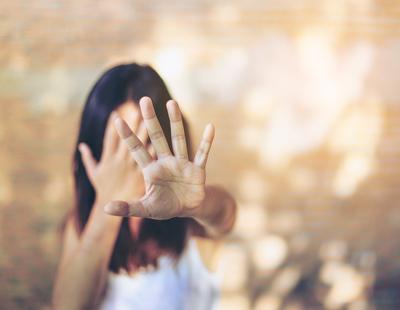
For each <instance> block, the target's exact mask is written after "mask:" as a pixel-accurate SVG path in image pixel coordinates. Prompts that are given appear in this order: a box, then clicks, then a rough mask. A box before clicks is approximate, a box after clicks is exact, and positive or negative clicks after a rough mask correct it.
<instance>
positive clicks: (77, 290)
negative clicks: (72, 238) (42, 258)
mask: <svg viewBox="0 0 400 310" xmlns="http://www.w3.org/2000/svg"><path fill="white" fill-rule="evenodd" d="M121 220H122V218H119V217H113V216H109V215H107V214H104V212H103V208H102V206H101V204H96V205H95V206H94V207H93V211H92V213H91V215H90V217H89V220H88V222H87V224H86V226H85V229H84V231H83V232H82V234H81V236H80V239H79V242H78V243H77V245H76V248H75V249H72V250H71V251H70V253H69V256H67V257H66V258H65V259H64V261H62V262H61V266H60V268H59V273H58V276H57V280H56V285H55V290H54V308H55V309H87V308H91V307H92V306H93V304H94V303H96V301H97V300H98V298H99V296H100V294H101V292H102V289H103V288H104V285H105V284H106V280H107V274H108V264H109V261H110V257H111V254H112V251H113V248H114V244H115V240H116V238H117V236H118V232H119V228H120V225H121Z"/></svg>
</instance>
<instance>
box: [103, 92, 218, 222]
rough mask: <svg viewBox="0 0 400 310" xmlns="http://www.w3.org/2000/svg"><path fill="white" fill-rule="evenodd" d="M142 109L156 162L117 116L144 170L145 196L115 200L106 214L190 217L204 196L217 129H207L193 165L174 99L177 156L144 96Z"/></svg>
mask: <svg viewBox="0 0 400 310" xmlns="http://www.w3.org/2000/svg"><path fill="white" fill-rule="evenodd" d="M140 109H141V112H142V116H143V119H144V123H145V126H146V128H147V132H148V135H149V137H150V140H151V143H152V145H153V148H154V150H155V153H156V155H157V160H155V159H153V158H152V156H151V155H150V154H149V153H148V151H147V150H146V148H145V147H144V146H143V143H142V142H141V141H140V139H139V138H138V137H137V136H136V135H135V133H134V132H132V130H131V129H130V128H129V126H128V125H127V124H126V123H125V121H123V120H122V119H121V118H118V117H116V120H115V127H116V129H117V131H118V134H119V135H120V137H121V138H122V139H123V140H124V141H125V143H126V144H127V145H128V148H129V150H130V152H131V154H132V157H133V158H134V159H135V161H136V162H137V164H138V165H139V167H140V168H141V170H142V173H143V176H144V180H145V185H146V194H145V195H144V196H143V197H142V198H140V199H138V200H133V201H113V202H111V203H109V204H107V205H106V206H105V211H106V212H107V213H109V214H112V215H118V216H138V217H145V218H153V219H169V218H172V217H181V216H187V215H188V214H189V213H190V210H191V209H194V208H196V207H197V206H199V205H200V203H201V202H202V201H203V199H204V196H205V179H206V173H205V165H206V162H207V157H208V153H209V151H210V148H211V143H212V140H213V138H214V127H213V126H212V125H211V124H209V125H207V126H206V128H205V130H204V133H203V138H202V141H201V143H200V146H199V149H198V151H197V153H196V156H195V159H194V162H190V161H189V159H188V152H187V146H186V138H185V132H184V128H183V123H182V116H181V112H180V110H179V107H178V105H177V103H176V102H175V101H173V100H170V101H168V102H167V109H168V115H169V118H170V122H171V134H172V145H173V152H174V154H172V153H171V150H170V148H169V146H168V143H167V140H166V138H165V136H164V133H163V131H162V128H161V126H160V123H159V121H158V119H157V117H156V114H155V111H154V108H153V104H152V102H151V99H150V98H148V97H143V98H142V99H141V100H140Z"/></svg>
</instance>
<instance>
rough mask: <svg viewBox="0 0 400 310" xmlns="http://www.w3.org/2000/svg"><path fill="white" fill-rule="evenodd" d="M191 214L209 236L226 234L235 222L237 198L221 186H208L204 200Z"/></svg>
mask: <svg viewBox="0 0 400 310" xmlns="http://www.w3.org/2000/svg"><path fill="white" fill-rule="evenodd" d="M190 216H191V217H192V218H193V219H194V220H196V221H197V222H198V223H199V224H200V225H201V226H202V227H203V228H204V229H205V231H206V234H207V235H208V236H211V237H221V236H224V235H226V234H228V233H229V232H230V231H231V230H232V228H233V225H234V223H235V219H236V202H235V199H234V198H233V197H232V196H231V195H230V194H229V193H228V192H227V191H226V190H224V189H223V188H221V187H217V186H207V187H206V190H205V198H204V199H203V202H202V203H201V205H200V206H199V207H197V208H196V209H194V210H193V212H192V214H191V215H190Z"/></svg>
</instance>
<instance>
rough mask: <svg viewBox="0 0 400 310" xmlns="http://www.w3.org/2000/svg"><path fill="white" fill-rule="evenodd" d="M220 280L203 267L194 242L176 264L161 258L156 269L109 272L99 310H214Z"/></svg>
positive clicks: (168, 258)
mask: <svg viewBox="0 0 400 310" xmlns="http://www.w3.org/2000/svg"><path fill="white" fill-rule="evenodd" d="M218 287H219V279H218V278H217V275H216V274H214V273H211V272H210V271H209V270H208V269H207V268H206V267H205V266H204V264H203V262H202V260H201V257H200V253H199V251H198V249H197V246H196V242H195V240H192V239H191V240H190V241H189V243H188V246H187V247H186V249H185V251H184V252H183V254H182V256H181V257H180V258H179V260H178V261H177V262H174V261H173V259H172V258H170V257H167V256H162V257H160V259H159V266H158V268H157V269H156V270H152V271H144V272H138V273H137V274H134V275H132V276H130V275H128V274H121V273H120V274H114V273H110V275H109V281H108V288H107V293H106V295H105V297H104V300H103V301H102V303H101V305H100V308H99V309H100V310H111V309H112V310H128V309H132V310H133V309H134V310H144V309H145V310H149V309H151V310H186V309H190V310H203V309H204V310H205V309H207V310H209V309H215V307H216V301H217V299H218V294H219V290H218Z"/></svg>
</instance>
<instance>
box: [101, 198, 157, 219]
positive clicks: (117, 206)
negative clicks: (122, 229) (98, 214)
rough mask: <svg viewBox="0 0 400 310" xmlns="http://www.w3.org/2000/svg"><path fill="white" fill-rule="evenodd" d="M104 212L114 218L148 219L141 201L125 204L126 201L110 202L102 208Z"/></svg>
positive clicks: (146, 211)
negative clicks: (134, 217) (132, 217)
mask: <svg viewBox="0 0 400 310" xmlns="http://www.w3.org/2000/svg"><path fill="white" fill-rule="evenodd" d="M104 212H105V213H107V214H110V215H116V216H123V217H128V216H136V217H146V218H149V217H150V214H149V212H148V210H147V208H145V206H144V205H143V202H142V201H141V200H137V201H133V202H130V203H128V202H126V201H120V200H118V201H111V202H109V203H108V204H106V205H105V206H104Z"/></svg>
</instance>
